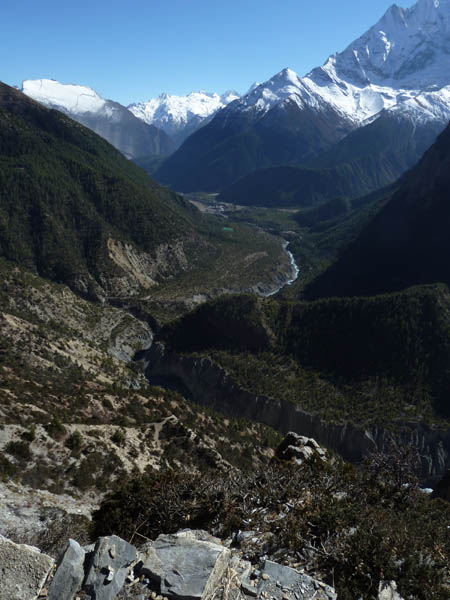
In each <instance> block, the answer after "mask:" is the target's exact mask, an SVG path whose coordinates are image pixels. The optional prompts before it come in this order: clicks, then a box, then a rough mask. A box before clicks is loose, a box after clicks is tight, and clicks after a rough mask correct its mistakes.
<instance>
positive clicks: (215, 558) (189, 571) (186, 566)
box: [139, 531, 230, 600]
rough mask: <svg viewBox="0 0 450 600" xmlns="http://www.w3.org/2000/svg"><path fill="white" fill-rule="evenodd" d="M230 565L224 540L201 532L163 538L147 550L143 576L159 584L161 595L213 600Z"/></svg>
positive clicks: (187, 532) (159, 538) (228, 552)
mask: <svg viewBox="0 0 450 600" xmlns="http://www.w3.org/2000/svg"><path fill="white" fill-rule="evenodd" d="M229 562H230V551H229V550H228V549H227V548H225V547H224V546H222V545H221V542H220V540H218V539H217V538H213V537H211V536H209V535H208V534H204V533H203V532H198V531H183V532H180V533H177V534H176V535H160V536H159V537H158V539H157V540H156V541H155V542H150V543H149V544H147V545H146V546H145V547H144V552H143V556H142V566H141V568H140V571H139V572H140V574H142V575H146V576H148V577H149V578H150V580H152V581H154V582H156V583H157V584H158V585H159V592H160V594H162V595H164V596H166V597H168V598H178V599H179V600H204V599H206V598H210V597H211V596H212V594H213V592H214V590H215V589H216V588H217V587H218V585H219V582H220V579H221V577H222V575H223V574H224V572H225V570H226V568H227V567H228V564H229Z"/></svg>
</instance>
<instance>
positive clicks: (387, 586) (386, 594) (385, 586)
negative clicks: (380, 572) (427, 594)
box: [378, 581, 403, 600]
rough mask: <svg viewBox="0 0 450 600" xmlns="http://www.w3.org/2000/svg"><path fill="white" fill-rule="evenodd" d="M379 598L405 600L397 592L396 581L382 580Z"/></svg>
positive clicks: (383, 599)
mask: <svg viewBox="0 0 450 600" xmlns="http://www.w3.org/2000/svg"><path fill="white" fill-rule="evenodd" d="M378 600H403V598H402V597H401V596H400V594H399V593H398V592H397V584H396V583H395V581H380V585H379V587H378Z"/></svg>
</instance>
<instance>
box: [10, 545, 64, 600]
mask: <svg viewBox="0 0 450 600" xmlns="http://www.w3.org/2000/svg"><path fill="white" fill-rule="evenodd" d="M53 565H54V560H53V558H51V557H50V556H47V555H46V554H42V553H41V552H40V551H39V550H38V549H37V548H33V547H31V546H26V545H24V544H15V543H14V542H12V541H11V540H8V539H7V538H5V537H3V536H1V535H0V600H36V599H37V598H38V596H39V594H40V593H41V590H42V588H43V587H44V584H45V582H46V580H47V577H48V575H49V573H50V571H51V569H52V567H53Z"/></svg>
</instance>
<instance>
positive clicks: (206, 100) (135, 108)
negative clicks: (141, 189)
mask: <svg viewBox="0 0 450 600" xmlns="http://www.w3.org/2000/svg"><path fill="white" fill-rule="evenodd" d="M238 98H239V94H238V93H237V92H232V91H228V92H225V93H224V94H222V95H219V94H216V93H213V94H209V93H208V92H204V91H202V92H191V93H190V94H188V95H187V96H173V95H170V94H161V95H160V96H159V97H158V98H152V99H150V100H148V101H147V102H139V103H137V104H130V106H128V110H130V111H131V112H132V113H133V114H134V115H135V116H136V117H137V118H138V119H141V120H142V121H144V122H145V123H148V124H149V125H155V126H156V127H158V128H159V129H162V130H163V131H165V132H166V133H167V134H168V135H169V136H170V137H171V138H172V139H173V140H174V141H175V143H176V144H177V145H180V144H181V143H182V142H184V140H185V139H186V138H188V137H189V136H190V135H191V134H192V133H194V132H195V131H197V129H199V128H200V127H202V126H203V125H206V124H207V123H208V122H209V121H210V120H211V119H212V118H213V116H214V115H215V114H216V112H217V111H218V110H220V109H221V108H224V107H225V106H226V105H227V104H229V103H230V102H233V100H237V99H238Z"/></svg>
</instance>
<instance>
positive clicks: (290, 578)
mask: <svg viewBox="0 0 450 600" xmlns="http://www.w3.org/2000/svg"><path fill="white" fill-rule="evenodd" d="M258 575H259V576H258V579H257V580H256V581H254V582H250V581H248V582H245V581H244V582H243V585H242V587H241V589H242V591H243V592H244V595H246V596H254V597H257V598H260V599H261V600H263V599H264V598H271V599H273V600H313V599H314V600H336V599H337V595H336V592H335V591H334V589H333V588H332V587H330V586H328V585H326V584H324V583H322V582H321V581H317V580H316V579H313V578H312V577H309V576H308V575H305V574H304V573H299V571H296V570H295V569H291V568H290V567H285V566H283V565H279V564H278V563H275V562H272V561H270V560H266V561H265V562H264V564H263V566H262V568H261V570H260V571H259V574H258ZM249 584H250V585H249ZM252 584H254V585H252ZM253 590H256V591H253ZM249 592H250V593H249Z"/></svg>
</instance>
